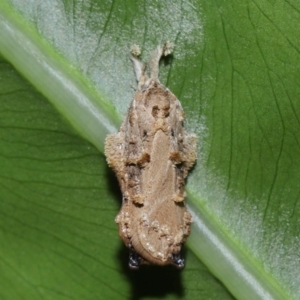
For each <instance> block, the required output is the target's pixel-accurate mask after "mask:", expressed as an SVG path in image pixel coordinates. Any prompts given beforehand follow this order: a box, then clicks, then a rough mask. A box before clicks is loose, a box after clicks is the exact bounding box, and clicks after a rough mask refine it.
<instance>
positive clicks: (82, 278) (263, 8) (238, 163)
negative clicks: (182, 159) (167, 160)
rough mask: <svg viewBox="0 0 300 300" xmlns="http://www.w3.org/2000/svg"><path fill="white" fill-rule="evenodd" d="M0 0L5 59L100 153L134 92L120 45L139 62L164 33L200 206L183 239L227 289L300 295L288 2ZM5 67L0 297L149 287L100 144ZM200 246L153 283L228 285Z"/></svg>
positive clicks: (219, 290)
mask: <svg viewBox="0 0 300 300" xmlns="http://www.w3.org/2000/svg"><path fill="white" fill-rule="evenodd" d="M7 4H9V5H11V6H7ZM0 6H1V10H0V11H1V12H0V22H1V23H0V26H1V29H3V30H1V31H0V37H1V38H0V51H1V52H2V54H3V55H4V57H5V58H6V59H8V60H9V61H10V62H11V63H12V64H13V65H14V66H15V67H16V69H17V70H19V71H20V72H21V73H22V74H23V76H24V77H25V78H26V79H27V80H29V81H30V82H31V84H33V85H34V86H35V87H36V88H37V89H38V90H40V91H41V92H42V93H43V94H44V95H45V96H46V97H47V99H48V100H49V101H50V102H51V103H52V104H53V105H54V106H55V107H56V108H58V110H59V112H60V113H61V115H63V116H64V117H65V118H66V119H67V120H68V121H69V122H70V123H71V124H72V126H73V127H74V128H76V130H77V131H78V132H79V133H80V134H81V135H82V136H83V137H84V138H86V139H87V140H88V141H90V142H91V143H93V144H94V145H95V146H96V147H97V148H98V149H99V150H100V151H103V143H104V137H105V135H106V134H107V132H112V131H113V130H116V128H117V126H118V125H119V124H120V120H121V116H122V115H124V114H125V113H126V110H127V108H128V106H129V103H130V101H131V98H132V94H133V91H132V90H131V89H130V85H131V84H134V74H133V71H132V66H131V64H130V61H129V56H128V49H129V47H130V45H131V44H132V43H137V44H140V45H141V46H142V48H143V49H145V53H144V54H143V58H144V59H145V60H147V57H148V56H149V53H150V51H151V50H152V49H153V48H154V47H155V46H156V44H157V43H161V42H163V41H165V40H170V41H171V42H175V44H176V49H175V52H174V55H173V57H172V58H171V59H169V60H166V61H165V63H162V65H161V76H160V77H161V82H163V83H164V84H166V85H167V86H168V87H169V88H170V89H171V90H172V91H173V92H174V93H175V94H176V95H177V96H178V98H179V99H180V100H181V102H182V104H183V107H184V110H185V112H186V125H187V128H188V129H189V130H190V131H193V132H195V133H196V134H197V135H198V137H199V159H198V163H197V166H196V167H195V168H194V170H193V172H192V174H191V176H189V179H188V193H189V199H188V202H189V205H190V207H191V210H192V212H193V214H194V219H195V223H194V226H193V233H192V236H191V237H190V239H189V242H188V246H189V247H190V248H191V249H192V250H193V252H194V253H195V254H196V257H197V258H198V259H199V258H200V259H202V260H203V261H204V263H205V264H206V265H207V266H208V267H209V269H210V270H211V272H212V274H214V275H215V276H216V277H218V278H219V279H220V280H221V281H222V282H223V283H224V285H225V286H226V287H227V289H228V291H230V293H232V294H233V295H234V297H236V298H238V299H290V298H294V299H297V298H299V295H300V290H299V272H298V269H299V255H298V246H299V226H298V222H297V220H298V218H299V205H298V198H299V196H298V195H299V185H298V181H299V177H300V174H299V171H298V169H299V168H298V167H297V166H298V165H299V142H298V139H299V135H298V131H299V130H298V127H299V104H298V103H299V101H298V96H299V84H298V80H297V78H298V73H299V63H298V61H299V41H298V39H297V32H299V11H300V9H299V8H297V6H298V4H297V3H296V4H293V3H291V2H283V1H277V2H274V1H271V2H267V1H261V2H259V3H258V2H251V3H248V2H246V1H242V2H239V3H237V4H236V3H231V2H226V3H223V2H221V1H213V2H209V3H202V2H199V1H196V0H195V1H189V2H180V1H164V2H149V3H148V2H147V3H146V2H145V3H143V4H141V2H135V1H126V3H125V2H123V1H113V2H110V1H102V2H101V3H100V2H99V3H98V2H97V1H92V0H90V1H73V2H70V1H52V2H51V3H49V2H46V1H45V2H38V1H37V2H35V1H18V0H11V1H3V3H2V4H0ZM17 11H18V12H17ZM9 74H10V76H9ZM0 76H1V77H2V80H1V83H2V85H1V89H2V90H1V95H2V96H1V97H2V99H3V101H1V106H2V107H1V114H2V115H3V117H1V129H2V137H1V139H2V141H3V142H1V146H0V147H1V148H0V149H1V158H0V164H3V165H2V167H1V168H0V169H1V170H2V174H1V178H2V179H1V186H2V188H3V192H1V195H3V196H1V198H2V200H3V201H1V206H3V207H2V208H1V209H0V212H1V214H2V215H3V218H1V229H2V231H0V233H2V236H3V238H1V240H3V241H4V242H3V244H4V245H5V247H3V248H2V249H1V251H2V252H1V257H2V263H3V268H5V269H4V270H5V272H4V273H3V274H4V275H2V276H3V280H5V284H6V286H7V287H8V288H7V289H6V291H5V293H7V294H3V295H4V296H3V298H5V299H6V298H9V299H14V297H13V296H14V295H21V294H22V295H25V296H24V297H26V298H28V299H29V298H30V299H34V298H32V297H36V298H37V297H39V296H40V298H41V295H42V296H43V297H45V298H51V297H54V296H53V295H54V294H52V293H56V296H55V297H54V298H56V299H57V297H61V298H62V299H63V298H64V297H65V298H67V297H73V298H74V297H75V295H76V297H78V299H79V298H88V299H93V297H96V296H95V295H96V294H98V293H100V291H101V296H102V295H103V299H110V298H111V299H114V297H116V296H117V295H118V297H121V298H127V297H128V295H130V294H131V295H142V296H143V297H148V296H149V297H157V296H158V295H159V293H158V294H155V295H154V294H153V292H149V291H144V294H139V293H143V289H142V288H136V289H135V287H136V282H139V280H140V278H138V276H137V277H134V275H128V273H127V271H126V270H127V269H126V267H124V265H122V263H121V264H120V261H121V262H122V261H123V259H124V255H123V254H122V251H121V250H120V251H121V252H120V253H121V254H116V253H118V252H116V251H118V249H122V247H121V246H119V245H120V244H118V243H119V240H118V238H117V233H116V231H117V230H116V226H115V224H114V223H113V218H114V216H115V214H116V212H117V210H118V206H119V203H118V202H117V201H114V200H112V199H114V198H115V199H118V198H120V195H118V194H115V193H114V191H115V190H116V186H117V183H116V181H115V180H114V179H113V178H114V177H113V176H112V173H111V171H110V170H108V169H107V167H106V164H105V162H104V158H103V156H101V155H100V154H99V153H98V152H97V151H96V150H95V148H94V147H92V146H91V145H90V144H88V143H87V142H84V141H83V140H82V139H81V138H79V137H78V136H77V135H76V133H75V131H73V129H71V128H70V127H69V126H68V125H66V123H65V122H64V121H62V120H61V119H60V117H58V115H57V114H56V113H55V111H54V110H53V108H52V107H51V106H50V105H49V104H47V103H46V101H45V99H44V98H43V97H42V96H41V95H40V94H38V93H37V92H36V91H35V90H34V89H33V88H32V87H31V86H30V85H29V84H28V83H27V82H26V81H23V80H22V79H21V78H20V77H19V76H18V75H17V74H15V71H14V70H12V69H11V68H10V67H9V66H8V65H7V64H6V63H5V62H4V61H3V62H2V64H1V75H0ZM26 99H27V100H26ZM1 244H2V243H1ZM118 247H119V248H118ZM13 249H14V250H13ZM116 249H117V250H116ZM122 255H123V256H122ZM125 256H126V255H125ZM116 257H119V258H120V257H122V258H123V259H119V258H117V259H116ZM196 257H194V256H192V254H189V255H188V261H187V269H186V270H185V271H184V272H183V273H182V275H174V274H173V273H174V272H171V271H166V272H171V273H167V274H168V275H170V276H171V277H170V278H172V276H175V277H176V276H179V277H180V278H174V280H173V281H174V282H179V283H180V284H179V287H181V289H180V288H179V289H176V288H175V287H173V289H172V288H170V286H168V287H169V288H170V290H166V289H165V291H162V293H170V297H171V298H172V297H176V296H178V297H180V296H181V297H188V298H190V299H194V298H193V297H195V295H197V297H200V296H199V295H200V293H203V295H206V296H205V297H204V296H203V297H204V298H205V299H227V298H228V299H229V298H231V296H230V294H229V293H228V291H227V290H226V289H225V287H223V286H221V285H220V284H219V283H218V282H217V281H216V280H215V279H214V277H213V276H212V274H211V273H210V272H208V271H207V269H206V268H205V267H204V266H203V265H202V264H201V262H200V260H198V259H197V258H196ZM33 261H36V262H38V263H37V264H36V265H35V264H33V263H32V262H33ZM122 266H123V267H122ZM120 268H121V269H120ZM74 271H75V272H74ZM151 272H152V271H151ZM155 272H157V271H156V270H154V271H153V273H151V276H154V277H155V278H156V277H157V275H156V274H157V273H155ZM163 272H164V271H163ZM158 273H161V271H160V272H158ZM153 274H155V275H153ZM76 275H78V276H76ZM143 276H148V274H147V273H145V274H143ZM181 277H182V278H181ZM132 278H134V279H132ZM143 278H145V277H143ZM176 280H177V281H176ZM61 282H64V283H65V284H66V285H67V286H68V289H67V290H64V289H62V286H61V285H60V283H61ZM139 283H140V282H139ZM141 285H142V284H140V286H141ZM74 286H75V287H76V289H74ZM104 286H105V289H103V287H104ZM16 287H18V288H16ZM24 289H26V294H24V293H23V292H22V291H24ZM77 289H78V291H77ZM152 290H153V289H152ZM27 292H28V293H27ZM16 293H19V294H16ZM39 293H40V295H39ZM193 293H194V294H193ZM209 297H211V298H209Z"/></svg>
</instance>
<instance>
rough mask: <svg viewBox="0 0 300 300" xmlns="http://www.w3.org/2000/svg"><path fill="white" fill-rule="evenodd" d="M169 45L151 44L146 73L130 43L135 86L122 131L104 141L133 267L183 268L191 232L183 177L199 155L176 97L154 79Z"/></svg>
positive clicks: (136, 50)
mask: <svg viewBox="0 0 300 300" xmlns="http://www.w3.org/2000/svg"><path fill="white" fill-rule="evenodd" d="M170 49H171V44H170V43H166V44H165V45H164V46H163V47H160V46H158V47H157V48H156V49H155V51H154V52H153V54H152V57H151V60H150V77H149V76H147V74H146V72H145V66H144V64H143V63H141V62H140V61H139V59H138V56H139V55H140V50H139V48H137V46H134V47H133V49H132V55H133V56H132V61H133V63H134V67H135V72H136V76H137V80H138V89H137V91H136V93H135V95H134V98H133V101H132V103H131V106H130V108H129V110H128V113H127V116H126V118H125V119H124V122H123V124H122V126H121V128H120V131H119V132H118V133H116V134H112V135H109V136H108V137H107V139H106V144H105V154H106V157H107V162H108V164H109V166H110V167H111V168H112V169H113V170H114V172H115V173H116V175H117V177H118V180H119V183H120V186H121V190H122V194H123V202H122V208H121V210H120V212H119V214H118V215H117V217H116V222H117V223H118V225H119V234H120V236H121V238H122V239H123V241H124V243H125V245H126V246H127V247H128V248H129V249H130V256H129V266H130V267H131V268H138V267H139V265H140V264H143V263H151V264H158V265H167V264H173V265H175V266H177V267H178V268H183V267H184V260H183V259H182V258H181V254H180V252H181V247H182V245H183V243H184V242H185V241H186V238H187V237H188V235H189V234H190V224H191V222H192V218H191V215H190V213H189V212H188V210H187V208H186V206H185V203H184V198H185V192H184V179H185V177H186V176H187V174H188V170H189V169H190V168H191V167H192V166H193V164H194V163H195V160H196V157H197V155H196V138H195V136H194V135H192V134H188V133H187V132H186V131H185V129H184V127H183V119H184V113H183V110H182V107H181V104H180V102H179V100H178V99H177V98H176V97H175V95H174V94H173V93H172V92H170V91H169V90H168V89H167V88H166V87H165V86H163V85H162V84H160V82H159V80H158V71H159V60H160V58H161V56H162V55H167V54H169V53H170Z"/></svg>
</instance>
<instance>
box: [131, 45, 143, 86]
mask: <svg viewBox="0 0 300 300" xmlns="http://www.w3.org/2000/svg"><path fill="white" fill-rule="evenodd" d="M130 52H131V57H130V59H131V61H132V62H133V66H134V71H135V76H136V80H137V81H138V82H140V81H141V78H142V77H145V76H146V75H145V70H146V66H145V65H144V64H143V63H142V62H141V61H140V60H139V56H140V55H141V49H140V47H139V46H138V45H132V46H131V49H130Z"/></svg>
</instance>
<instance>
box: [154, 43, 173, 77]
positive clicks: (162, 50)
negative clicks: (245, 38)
mask: <svg viewBox="0 0 300 300" xmlns="http://www.w3.org/2000/svg"><path fill="white" fill-rule="evenodd" d="M173 48H174V45H173V44H172V43H170V42H166V43H165V44H164V46H163V47H161V46H158V47H157V48H156V49H155V50H154V51H153V53H152V56H151V59H150V62H149V66H150V77H151V79H152V80H154V81H157V82H159V79H158V75H159V61H160V59H161V57H162V56H167V55H169V54H170V53H171V52H172V50H173Z"/></svg>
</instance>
